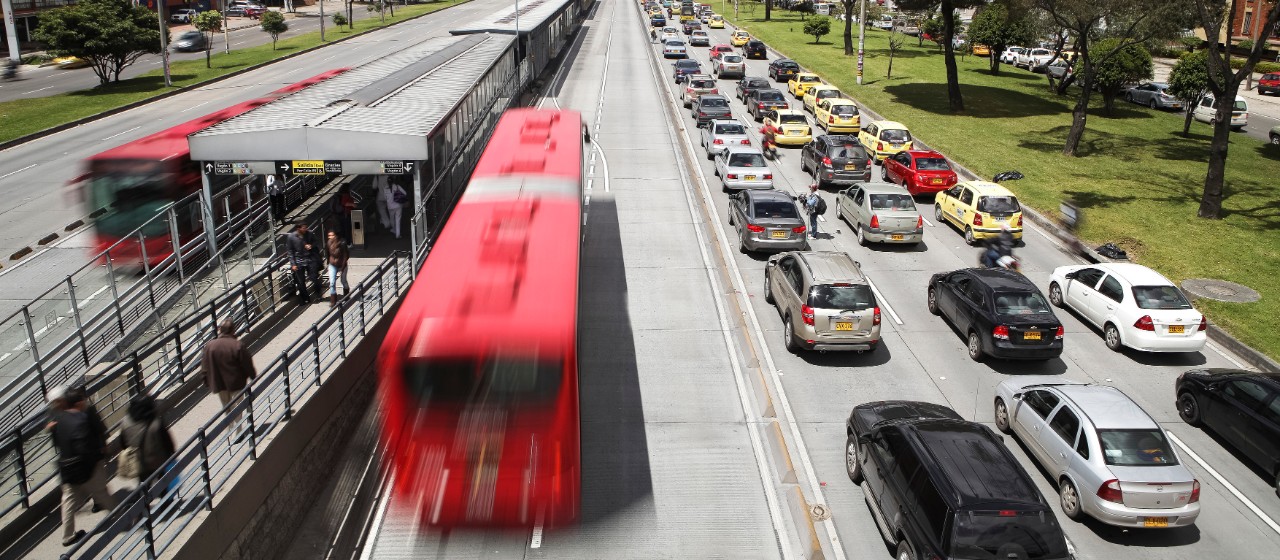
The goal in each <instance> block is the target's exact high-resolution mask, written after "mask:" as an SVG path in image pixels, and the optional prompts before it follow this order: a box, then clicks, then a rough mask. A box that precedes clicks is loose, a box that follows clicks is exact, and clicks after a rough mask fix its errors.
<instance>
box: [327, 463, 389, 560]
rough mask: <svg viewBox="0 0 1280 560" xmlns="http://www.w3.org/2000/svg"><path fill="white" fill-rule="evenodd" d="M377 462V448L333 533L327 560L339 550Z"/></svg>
mask: <svg viewBox="0 0 1280 560" xmlns="http://www.w3.org/2000/svg"><path fill="white" fill-rule="evenodd" d="M383 449H384V452H385V449H386V448H385V447H384V448H383ZM377 460H378V452H377V447H375V448H374V452H373V453H370V454H369V461H368V462H367V463H365V464H364V473H365V475H364V476H362V477H360V482H359V483H358V484H356V488H355V490H354V491H352V493H351V495H352V499H351V501H350V502H348V503H347V511H346V512H345V513H343V514H342V520H341V521H339V522H338V528H337V529H336V530H335V531H334V532H333V540H331V541H329V550H328V552H326V553H325V556H324V557H325V560H330V559H331V558H333V551H334V550H335V549H337V548H338V539H339V538H341V536H342V533H343V529H344V528H345V527H346V526H347V521H350V520H351V514H352V513H354V512H355V508H356V499H355V498H356V497H357V496H359V495H360V490H361V489H362V488H364V484H365V482H368V481H369V480H370V479H371V478H372V477H370V476H369V472H370V470H371V469H373V468H375V463H376V462H377Z"/></svg>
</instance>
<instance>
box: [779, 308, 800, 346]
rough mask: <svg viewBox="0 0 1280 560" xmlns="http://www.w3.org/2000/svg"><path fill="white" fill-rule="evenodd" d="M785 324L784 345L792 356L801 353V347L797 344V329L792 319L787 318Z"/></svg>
mask: <svg viewBox="0 0 1280 560" xmlns="http://www.w3.org/2000/svg"><path fill="white" fill-rule="evenodd" d="M783 323H784V324H783V327H782V336H783V344H785V345H786V347H787V351H788V352H791V353H792V354H794V353H796V352H799V351H800V345H799V344H796V328H795V327H794V326H792V324H791V317H787V318H786V320H785V321H784V322H783Z"/></svg>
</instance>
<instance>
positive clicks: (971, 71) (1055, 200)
mask: <svg viewBox="0 0 1280 560" xmlns="http://www.w3.org/2000/svg"><path fill="white" fill-rule="evenodd" d="M725 17H726V18H727V19H729V20H731V21H733V20H734V18H733V15H732V10H729V13H728V14H725ZM733 23H734V24H736V25H738V26H739V27H742V28H744V29H746V30H748V31H750V32H751V33H752V35H754V36H756V37H758V38H759V39H761V40H763V41H765V42H766V43H768V44H769V45H770V46H771V47H773V48H774V49H776V50H778V51H779V52H781V53H783V54H785V55H786V56H788V57H790V58H792V59H794V60H796V61H797V62H799V63H800V64H801V65H802V66H804V67H805V68H807V69H810V70H812V71H815V72H817V73H818V74H820V75H822V77H823V78H824V79H826V80H828V81H829V82H831V83H832V84H834V85H836V86H838V87H839V88H840V89H841V90H842V91H844V92H845V93H846V94H848V95H850V96H851V97H853V98H855V99H857V100H858V101H859V102H860V103H862V104H863V105H865V106H866V107H868V108H870V109H871V110H874V111H875V112H877V113H879V114H881V115H883V116H884V117H885V118H888V119H893V120H896V121H900V122H902V123H904V124H906V125H907V126H908V127H909V128H910V129H911V131H912V133H913V134H915V135H916V136H918V137H919V138H920V139H921V140H923V141H924V142H925V143H927V144H929V145H930V146H932V147H934V148H937V149H939V150H941V151H943V152H944V153H946V154H947V155H948V156H949V157H951V158H952V159H954V160H955V161H956V162H958V163H960V164H961V165H963V166H965V167H967V168H969V169H970V170H972V171H973V172H974V173H977V174H978V175H980V176H983V177H991V176H992V175H994V174H996V173H998V172H1000V171H1006V170H1011V169H1015V170H1018V171H1021V172H1022V173H1023V174H1024V175H1026V178H1025V179H1023V180H1021V181H1017V182H1015V183H1011V184H1009V187H1010V189H1012V190H1013V191H1014V192H1015V193H1017V194H1018V197H1019V198H1020V199H1022V201H1023V202H1024V203H1025V204H1027V205H1030V206H1032V207H1034V208H1036V209H1037V210H1040V211H1041V212H1043V213H1045V214H1047V215H1056V214H1057V208H1058V204H1059V203H1060V202H1061V201H1062V200H1064V199H1067V198H1071V199H1075V200H1076V201H1077V202H1078V203H1079V204H1080V205H1081V206H1082V207H1083V208H1084V212H1085V215H1086V216H1087V219H1086V222H1085V225H1084V228H1083V231H1082V234H1083V236H1084V237H1085V238H1086V239H1087V240H1089V241H1090V242H1092V243H1093V244H1095V245H1096V244H1099V243H1102V242H1106V241H1112V242H1115V243H1117V244H1118V245H1120V246H1122V247H1124V248H1125V249H1126V250H1127V251H1128V252H1129V254H1130V256H1131V258H1133V259H1134V260H1135V261H1137V262H1140V263H1142V264H1145V265H1147V266H1150V267H1152V268H1155V269H1156V270H1158V271H1160V272H1161V273H1163V274H1164V275H1165V276H1167V277H1169V278H1170V279H1171V280H1173V281H1174V282H1181V281H1182V280H1184V279H1187V278H1220V279H1225V280H1230V281H1234V282H1239V283H1242V284H1245V285H1247V286H1249V287H1251V288H1253V289H1255V290H1257V291H1258V292H1260V293H1261V294H1262V300H1261V301H1259V302H1257V303H1249V304H1233V303H1224V302H1217V301H1209V300H1199V301H1197V302H1196V306H1197V308H1199V309H1201V310H1202V311H1204V312H1205V313H1207V314H1208V315H1209V318H1210V320H1211V321H1213V322H1214V323H1215V324H1217V325H1219V326H1221V327H1223V328H1225V329H1227V330H1228V331H1230V332H1231V333H1232V334H1233V335H1235V336H1236V337H1238V338H1240V339H1241V340H1242V341H1244V342H1245V343H1246V344H1249V345H1250V346H1253V347H1254V348H1257V349H1259V350H1261V351H1262V352H1264V353H1266V354H1268V355H1270V356H1271V357H1272V358H1273V359H1274V358H1277V357H1280V330H1277V329H1276V328H1275V324H1276V321H1275V317H1277V316H1280V182H1277V181H1276V177H1277V175H1280V146H1272V145H1268V144H1266V143H1264V142H1262V141H1260V140H1255V139H1253V138H1250V137H1248V136H1245V135H1244V134H1232V142H1231V149H1230V153H1229V157H1228V160H1227V170H1226V178H1227V181H1226V200H1225V201H1224V203H1223V212H1222V217H1223V219H1221V220H1202V219H1199V218H1197V217H1196V210H1197V208H1198V207H1199V203H1200V194H1201V191H1202V189H1203V183H1204V176H1205V172H1206V171H1207V162H1208V147H1209V140H1210V135H1211V130H1210V129H1209V127H1208V125H1206V124H1202V123H1198V122H1197V123H1192V126H1191V136H1190V137H1189V138H1183V137H1182V135H1181V132H1182V122H1183V117H1182V115H1181V114H1180V113H1171V112H1164V111H1153V110H1149V109H1147V108H1145V107H1139V106H1137V105H1131V104H1127V103H1124V102H1123V101H1117V103H1116V108H1115V111H1114V113H1113V114H1112V115H1106V114H1105V113H1104V111H1103V108H1102V102H1101V99H1100V98H1099V97H1098V96H1094V97H1095V100H1096V107H1093V108H1091V110H1090V114H1089V121H1088V128H1087V131H1086V132H1085V135H1084V139H1083V141H1082V142H1081V144H1080V149H1079V150H1078V153H1079V154H1080V155H1079V156H1078V157H1066V156H1063V155H1062V146H1063V141H1064V139H1065V138H1066V134H1067V129H1068V128H1069V127H1070V125H1071V107H1072V106H1073V105H1074V103H1075V98H1074V97H1073V96H1058V95H1056V94H1054V93H1053V92H1051V91H1049V89H1048V88H1047V82H1046V80H1045V77H1044V76H1043V75H1042V74H1032V73H1030V72H1027V71H1025V70H1020V69H1015V68H1012V67H1008V66H1004V65H1001V71H1000V74H999V75H998V76H993V75H991V74H990V73H989V70H988V62H987V59H986V58H982V57H975V56H968V57H964V58H961V57H959V56H957V59H956V63H957V66H958V67H959V73H960V83H961V90H962V92H963V94H964V102H965V107H966V111H965V112H964V113H963V114H953V113H951V111H950V109H949V106H948V102H947V92H946V70H945V68H944V66H943V56H942V54H941V52H940V51H939V50H938V48H937V46H936V45H935V44H933V43H930V42H928V41H926V42H925V43H924V46H923V47H921V46H918V45H917V43H916V40H915V39H914V38H908V40H907V41H906V44H905V45H904V46H903V47H902V48H901V49H900V50H899V51H898V52H897V53H896V54H895V56H894V59H893V76H892V78H889V77H886V71H887V69H888V66H889V48H888V34H887V33H886V32H883V31H879V30H868V33H867V35H866V47H865V53H866V56H865V62H864V72H863V85H861V86H859V85H857V83H856V77H855V66H856V58H855V57H854V56H845V55H844V48H843V38H842V35H841V32H842V31H843V27H844V26H843V22H839V21H838V20H836V19H834V18H833V19H832V31H833V33H832V34H831V35H828V36H826V37H823V41H822V42H820V43H817V44H814V42H813V36H811V35H805V34H804V33H803V27H804V25H803V23H802V22H801V20H800V16H799V15H798V14H793V13H790V12H783V11H781V10H775V11H774V13H773V21H770V22H766V21H763V9H762V8H761V9H760V10H759V13H756V14H747V13H746V12H745V11H743V12H741V13H740V16H739V17H738V18H737V20H736V21H733ZM854 34H855V35H854V42H855V45H856V42H857V35H856V34H857V28H856V27H855V28H854ZM1073 93H1074V88H1073ZM956 236H957V239H956V241H957V242H960V239H959V234H958V233H957V234H956ZM1268 325H1270V326H1268Z"/></svg>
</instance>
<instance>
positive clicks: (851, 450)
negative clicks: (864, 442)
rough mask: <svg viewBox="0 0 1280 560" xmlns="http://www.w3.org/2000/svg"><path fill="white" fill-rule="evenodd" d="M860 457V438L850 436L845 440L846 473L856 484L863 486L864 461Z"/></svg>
mask: <svg viewBox="0 0 1280 560" xmlns="http://www.w3.org/2000/svg"><path fill="white" fill-rule="evenodd" d="M860 459H861V457H859V456H858V438H855V437H853V434H849V436H848V437H847V438H845V440H844V472H845V474H848V475H849V480H850V481H852V482H853V483H854V484H862V461H861V460H860Z"/></svg>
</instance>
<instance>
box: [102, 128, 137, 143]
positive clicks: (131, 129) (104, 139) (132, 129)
mask: <svg viewBox="0 0 1280 560" xmlns="http://www.w3.org/2000/svg"><path fill="white" fill-rule="evenodd" d="M139 128H142V126H141V125H139V126H135V127H133V128H130V129H129V130H126V131H124V132H117V133H115V134H112V135H111V136H108V137H106V138H103V139H102V140H101V142H106V141H107V140H110V139H112V138H115V137H117V136H120V135H121V134H128V133H130V132H133V131H135V130H138V129H139Z"/></svg>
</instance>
